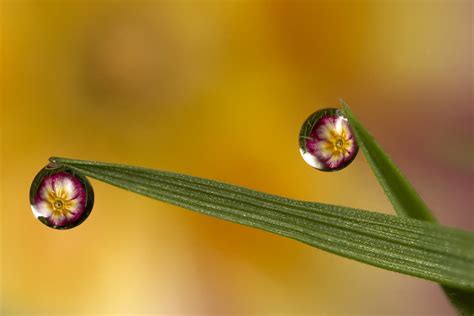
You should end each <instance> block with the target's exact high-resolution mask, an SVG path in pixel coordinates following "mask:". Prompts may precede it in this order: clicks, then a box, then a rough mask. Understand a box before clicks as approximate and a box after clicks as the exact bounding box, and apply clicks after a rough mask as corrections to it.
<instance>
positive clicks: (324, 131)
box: [299, 109, 359, 171]
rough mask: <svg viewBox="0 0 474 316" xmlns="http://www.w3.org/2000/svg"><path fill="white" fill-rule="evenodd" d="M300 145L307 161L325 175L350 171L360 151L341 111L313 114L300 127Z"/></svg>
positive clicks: (329, 110)
mask: <svg viewBox="0 0 474 316" xmlns="http://www.w3.org/2000/svg"><path fill="white" fill-rule="evenodd" d="M299 145H300V153H301V156H302V157H303V159H304V161H306V163H308V164H309V165H310V166H311V167H313V168H316V169H319V170H322V171H336V170H341V169H343V168H345V167H347V166H348V165H349V164H350V163H351V162H352V161H353V160H354V158H355V157H356V155H357V152H358V150H359V147H358V145H357V142H356V139H355V137H354V133H353V131H352V128H351V127H350V125H349V122H348V120H347V118H346V117H345V116H344V115H343V114H342V112H341V111H339V110H338V109H323V110H320V111H317V112H315V113H313V114H311V115H310V116H309V117H308V119H307V120H306V121H305V122H304V123H303V126H302V127H301V131H300V137H299Z"/></svg>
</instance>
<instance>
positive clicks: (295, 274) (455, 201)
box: [0, 0, 474, 315]
mask: <svg viewBox="0 0 474 316" xmlns="http://www.w3.org/2000/svg"><path fill="white" fill-rule="evenodd" d="M472 18H473V8H472V2H471V1H434V0H433V1H429V0H427V1H416V0H414V1H395V0H393V1H389V0H386V1H383V0H382V1H356V0H354V1H312V2H304V1H297V2H292V1H288V2H285V1H208V2H204V1H176V2H165V1H131V0H130V1H92V0H88V1H78V0H76V1H22V0H17V1H16V0H10V1H3V2H2V5H1V17H0V25H1V90H2V91H1V96H2V99H1V106H2V113H1V119H2V121H1V134H2V140H1V146H2V155H1V167H2V169H1V180H2V182H1V186H2V187H1V210H2V220H1V229H2V247H1V250H2V253H1V265H2V275H1V301H2V302H1V303H2V310H1V313H2V315H102V314H107V315H135V314H137V315H138V314H140V315H145V314H151V315H160V314H164V315H167V314H186V315H273V314H278V315H367V314H372V315H423V314H426V315H450V314H453V313H454V311H453V310H452V308H451V307H450V305H449V304H448V302H447V300H446V298H445V297H444V296H443V294H442V292H441V290H440V289H439V287H438V286H437V285H436V284H434V283H431V282H428V281H424V280H420V279H415V278H412V277H408V276H403V275H400V274H396V273H393V272H388V271H384V270H381V269H378V268H374V267H371V266H368V265H364V264H362V263H358V262H355V261H351V260H347V259H344V258H340V257H337V256H335V255H332V254H328V253H325V252H322V251H320V250H318V249H314V248H311V247H309V246H306V245H303V244H300V243H298V242H295V241H292V240H289V239H285V238H282V237H278V236H275V235H271V234H269V233H265V232H261V231H257V230H255V229H251V228H247V227H243V226H239V225H236V224H232V223H228V222H224V221H221V220H217V219H213V218H210V217H206V216H203V215H199V214H196V213H193V212H190V211H187V210H184V209H180V208H177V207H173V206H169V205H167V204H164V203H161V202H157V201H154V200H151V199H148V198H145V197H141V196H138V195H135V194H131V193H128V192H125V191H122V190H120V189H117V188H114V187H112V186H109V185H105V184H102V183H98V182H97V181H94V180H92V184H93V185H94V189H95V195H96V202H95V206H94V209H93V211H92V214H91V216H90V217H89V218H88V220H87V221H86V222H84V223H83V224H82V225H81V226H79V227H77V228H75V229H72V230H69V231H55V230H53V229H50V228H48V227H46V226H44V225H42V224H41V223H40V222H38V221H37V220H36V219H35V218H34V217H33V215H32V213H31V210H30V207H29V201H28V192H29V186H30V183H31V181H32V180H33V177H34V176H35V174H36V173H37V172H38V171H39V170H40V169H41V168H42V167H43V166H44V165H45V164H46V163H47V158H48V157H49V156H53V155H54V156H62V157H69V158H78V159H90V160H100V161H107V162H119V163H125V164H132V165H140V166H146V167H151V168H157V169H164V170H171V171H176V172H181V173H187V174H192V175H196V176H201V177H207V178H212V179H217V180H222V181H225V182H229V183H233V184H239V185H243V186H247V187H250V188H253V189H257V190H260V191H264V192H268V193H273V194H279V195H285V196H288V197H292V198H298V199H305V200H312V201H320V202H325V203H333V204H339V205H345V206H353V207H358V208H364V209H370V210H376V211H381V212H386V213H390V214H393V210H392V208H391V206H390V203H389V202H388V201H387V199H386V197H385V196H384V194H383V192H382V190H381V188H380V187H379V186H378V184H377V182H376V180H375V178H374V177H373V175H372V174H371V171H370V169H369V167H368V165H367V163H366V161H365V159H364V157H363V155H362V153H360V154H359V157H358V158H357V159H356V160H355V161H354V163H353V164H352V165H351V166H350V167H348V168H347V169H345V170H343V171H340V172H335V173H329V174H328V173H322V172H319V171H317V170H314V169H312V168H310V167H309V166H307V165H306V164H305V162H304V161H303V160H302V158H301V157H300V155H299V152H298V148H297V147H298V141H297V140H298V132H299V129H300V126H301V124H302V123H303V121H304V120H305V119H306V118H307V117H308V115H310V114H311V113H312V112H314V111H316V110H318V109H320V108H323V107H336V106H338V98H339V97H342V98H344V99H345V100H346V102H348V103H349V104H350V105H351V107H352V110H353V111H354V112H355V113H356V115H357V116H358V117H359V119H360V120H361V121H362V122H363V123H364V124H365V126H366V127H367V128H368V129H369V130H370V131H371V132H372V133H373V135H374V136H375V137H376V138H377V139H378V140H379V142H380V143H381V144H382V146H383V147H384V148H385V149H386V151H387V152H388V153H389V154H390V155H391V156H392V157H393V159H394V160H395V162H396V163H397V164H398V165H399V166H400V167H401V169H402V170H403V172H404V173H405V174H406V175H407V176H408V178H409V179H410V180H411V181H412V183H413V184H414V186H415V187H416V189H417V190H418V191H419V193H420V194H421V195H422V197H423V198H424V199H425V200H426V201H427V203H428V204H429V205H430V206H431V207H432V209H433V212H434V213H435V214H436V216H437V217H438V218H439V219H440V221H441V222H442V223H443V224H446V225H449V226H454V227H460V228H464V229H473V228H474V227H473V215H472V206H473V205H474V203H473V202H474V201H473V196H472V192H473V172H474V167H473V161H474V157H473V155H474V151H473V148H474V140H473V135H474V130H473V122H474V120H473V118H474V109H473V105H472V96H473V92H472V87H473V82H472V74H473V68H472V67H473V63H472V56H473V52H472V41H473V38H472Z"/></svg>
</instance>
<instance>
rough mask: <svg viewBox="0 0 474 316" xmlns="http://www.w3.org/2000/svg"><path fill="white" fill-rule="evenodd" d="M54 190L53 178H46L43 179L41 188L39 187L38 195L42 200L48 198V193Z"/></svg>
mask: <svg viewBox="0 0 474 316" xmlns="http://www.w3.org/2000/svg"><path fill="white" fill-rule="evenodd" d="M52 192H54V191H53V180H52V178H46V179H44V181H43V183H42V185H41V189H40V197H41V199H42V200H45V201H46V200H48V197H49V195H50V193H52Z"/></svg>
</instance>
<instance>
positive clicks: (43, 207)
mask: <svg viewBox="0 0 474 316" xmlns="http://www.w3.org/2000/svg"><path fill="white" fill-rule="evenodd" d="M35 211H36V212H38V213H39V216H43V217H50V216H51V213H52V212H53V208H52V206H51V203H49V202H46V201H41V202H39V203H38V204H36V205H35Z"/></svg>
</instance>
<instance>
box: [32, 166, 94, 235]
mask: <svg viewBox="0 0 474 316" xmlns="http://www.w3.org/2000/svg"><path fill="white" fill-rule="evenodd" d="M30 204H31V209H32V211H33V214H34V216H35V217H36V218H37V219H38V220H40V221H41V222H42V223H43V224H45V225H46V226H49V227H51V228H55V229H69V228H73V227H76V226H77V225H79V224H81V223H82V222H83V221H85V219H86V218H87V217H88V216H89V214H90V212H91V210H92V207H93V205H94V191H93V190H92V186H91V184H90V183H89V181H88V180H87V178H86V177H84V176H83V175H81V174H79V173H77V172H75V171H73V170H70V169H68V168H67V167H63V166H57V165H55V164H52V163H51V164H48V165H47V166H46V167H44V168H43V169H41V170H40V172H38V174H37V175H36V177H35V178H34V180H33V183H32V184H31V188H30Z"/></svg>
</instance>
